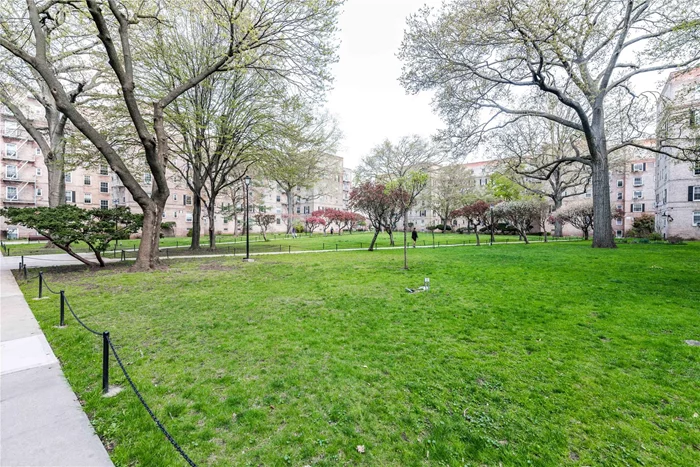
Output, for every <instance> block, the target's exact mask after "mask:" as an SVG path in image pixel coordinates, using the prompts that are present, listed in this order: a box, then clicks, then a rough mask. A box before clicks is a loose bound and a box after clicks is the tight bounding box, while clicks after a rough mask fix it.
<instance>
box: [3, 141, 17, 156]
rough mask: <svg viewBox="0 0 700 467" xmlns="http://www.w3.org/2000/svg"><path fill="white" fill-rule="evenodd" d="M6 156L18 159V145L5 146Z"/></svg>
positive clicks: (8, 144) (9, 144)
mask: <svg viewBox="0 0 700 467" xmlns="http://www.w3.org/2000/svg"><path fill="white" fill-rule="evenodd" d="M5 156H7V157H9V158H10V159H16V158H17V145H16V144H15V143H7V144H5Z"/></svg>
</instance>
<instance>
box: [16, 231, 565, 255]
mask: <svg viewBox="0 0 700 467" xmlns="http://www.w3.org/2000/svg"><path fill="white" fill-rule="evenodd" d="M409 235H410V234H409ZM372 236H373V234H372V233H369V232H355V233H352V234H348V233H345V234H343V235H337V234H336V235H330V234H328V235H325V236H324V235H323V234H322V233H316V234H314V235H312V236H308V235H306V234H304V235H300V236H298V237H297V238H292V237H291V236H289V235H285V234H269V235H268V236H267V241H264V240H263V237H262V236H260V235H251V236H250V242H251V243H250V245H251V246H250V248H251V251H252V252H260V253H264V252H270V251H303V250H334V249H336V247H337V248H338V249H350V248H368V247H369V243H370V241H371V240H372ZM480 237H481V241H485V242H488V240H489V235H488V234H481V235H480ZM530 239H531V240H532V241H539V240H541V237H538V236H532V237H531V238H530ZM191 240H192V239H191V238H187V237H184V238H182V237H180V238H163V239H161V241H160V246H161V248H163V252H162V253H163V256H166V252H165V250H166V249H167V250H169V251H168V252H167V255H168V256H174V255H191V254H193V252H192V251H191V250H190V249H189V248H188V247H189V245H190V243H191ZM395 240H396V244H397V245H403V232H399V233H397V234H396V238H395ZM517 240H518V236H517V235H515V236H513V235H497V236H496V242H513V241H517ZM560 240H563V239H560ZM409 242H410V239H409ZM433 242H435V245H436V246H444V245H455V244H463V243H475V242H476V236H475V235H460V234H456V233H454V234H453V233H445V234H442V233H437V234H435V236H434V238H433V236H432V235H430V234H426V233H423V232H421V233H420V234H419V238H418V245H423V246H427V245H432V244H433ZM139 243H140V240H120V241H119V242H118V244H117V245H116V249H113V248H110V249H109V250H108V251H107V253H106V254H105V256H106V257H108V258H111V257H116V258H119V257H120V256H121V251H120V250H125V252H126V254H127V256H129V257H133V256H135V255H136V252H137V251H138V247H139ZM208 245H209V239H208V238H204V237H203V238H202V241H201V246H202V250H201V251H198V252H197V253H198V254H211V251H210V250H209V249H208V248H207V247H208ZM217 246H218V248H217V251H216V253H234V252H235V253H236V254H238V253H241V252H243V250H244V249H245V237H244V236H238V237H234V236H232V235H222V236H217ZM388 246H390V241H389V235H388V234H386V233H382V234H381V235H379V237H378V238H377V248H385V247H388ZM7 247H8V248H9V249H10V251H9V254H10V256H20V255H25V256H38V255H44V254H57V253H64V252H63V250H60V249H58V248H45V247H44V243H37V242H33V243H28V244H27V243H22V244H8V245H7ZM73 249H74V251H76V252H78V253H84V252H88V251H89V248H88V247H87V245H85V244H82V243H77V244H75V245H74V247H73ZM234 249H235V250H234ZM115 252H116V253H115Z"/></svg>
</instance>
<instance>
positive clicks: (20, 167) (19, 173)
mask: <svg viewBox="0 0 700 467" xmlns="http://www.w3.org/2000/svg"><path fill="white" fill-rule="evenodd" d="M8 123H10V121H8V120H5V125H4V129H3V139H4V141H5V144H4V147H3V151H2V159H3V166H4V173H3V182H4V183H3V184H4V185H5V190H4V191H5V193H4V195H5V196H4V198H3V201H4V202H5V203H6V204H16V205H23V206H28V205H33V206H36V205H37V193H36V183H37V180H36V170H33V172H32V173H31V175H26V172H27V171H26V170H24V169H25V168H26V167H27V166H28V167H30V168H32V169H35V168H34V160H35V158H36V154H31V155H24V156H22V155H21V154H22V148H23V147H24V146H25V145H26V144H28V143H30V142H31V141H32V140H31V138H30V137H29V134H27V133H26V132H25V131H24V129H22V128H19V127H18V126H15V125H16V124H15V125H11V124H8Z"/></svg>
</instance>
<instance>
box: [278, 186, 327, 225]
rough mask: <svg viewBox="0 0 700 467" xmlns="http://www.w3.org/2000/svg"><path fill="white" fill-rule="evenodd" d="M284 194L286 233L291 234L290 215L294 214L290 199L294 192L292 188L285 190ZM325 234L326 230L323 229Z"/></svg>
mask: <svg viewBox="0 0 700 467" xmlns="http://www.w3.org/2000/svg"><path fill="white" fill-rule="evenodd" d="M284 195H285V196H286V197H287V234H289V235H291V234H292V216H293V215H294V205H293V203H292V200H293V199H294V194H293V193H292V190H288V191H285V193H284ZM323 234H324V235H325V234H326V231H325V230H324V231H323Z"/></svg>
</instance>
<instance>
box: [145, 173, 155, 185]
mask: <svg viewBox="0 0 700 467" xmlns="http://www.w3.org/2000/svg"><path fill="white" fill-rule="evenodd" d="M152 181H153V177H152V176H151V174H148V173H146V174H143V183H145V184H146V185H149V184H150V183H151V182H152Z"/></svg>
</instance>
